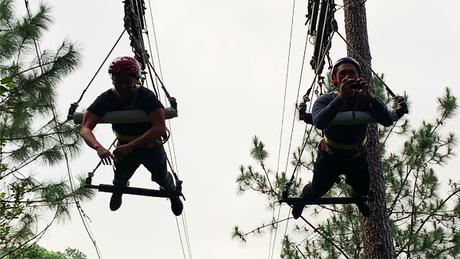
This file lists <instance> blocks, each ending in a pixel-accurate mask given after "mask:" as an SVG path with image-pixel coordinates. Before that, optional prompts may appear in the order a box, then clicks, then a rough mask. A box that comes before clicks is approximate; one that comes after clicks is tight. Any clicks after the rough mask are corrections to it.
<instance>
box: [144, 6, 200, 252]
mask: <svg viewBox="0 0 460 259" xmlns="http://www.w3.org/2000/svg"><path fill="white" fill-rule="evenodd" d="M148 7H149V14H150V21H151V23H152V30H153V35H154V46H155V50H156V51H155V53H156V57H157V60H158V71H159V73H157V71H156V70H155V67H154V64H153V59H152V62H150V60H148V61H147V62H148V63H147V67H148V70H149V76H150V81H151V82H152V84H153V88H154V89H155V85H156V86H158V83H159V84H160V85H161V88H162V89H163V91H164V93H165V96H166V98H167V99H168V101H169V102H170V103H171V101H170V99H171V96H170V94H169V92H168V91H167V89H166V87H165V85H164V83H163V73H162V68H161V59H160V53H159V46H158V39H157V35H156V30H155V23H154V19H153V13H152V5H151V2H150V0H149V1H148ZM146 27H147V26H146ZM146 37H147V42H148V46H149V50H150V52H151V53H153V50H152V49H153V48H152V44H151V40H150V35H149V34H148V31H147V29H146ZM152 71H153V74H154V75H155V80H154V78H153V77H152ZM155 81H157V83H156V84H155ZM156 92H157V94H158V92H159V89H158V90H156ZM167 123H168V128H169V130H170V132H171V134H170V139H169V140H170V141H168V153H169V157H171V159H168V158H167V162H168V166H169V168H170V170H171V172H172V174H173V175H174V177H175V178H176V182H177V181H178V180H179V178H178V175H179V168H178V162H177V155H176V149H175V143H174V137H173V127H172V123H171V122H170V121H167ZM176 173H177V174H176ZM181 217H182V227H183V234H184V239H185V245H186V247H187V253H188V257H189V258H190V259H191V258H192V248H191V242H190V235H189V231H188V224H187V219H186V210H185V209H184V210H183V211H182V215H181ZM176 226H177V230H178V235H179V239H180V242H181V248H182V253H183V256H184V258H185V257H186V255H185V250H184V243H183V239H182V235H181V233H182V232H181V231H180V226H179V221H178V220H177V218H176Z"/></svg>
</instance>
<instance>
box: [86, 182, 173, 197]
mask: <svg viewBox="0 0 460 259" xmlns="http://www.w3.org/2000/svg"><path fill="white" fill-rule="evenodd" d="M85 187H86V188H90V189H96V190H98V191H100V192H110V193H113V192H114V190H115V186H113V185H109V184H99V185H91V184H86V185H85ZM122 192H123V193H124V194H132V195H140V196H150V197H160V198H170V197H171V193H169V192H166V191H163V190H155V189H146V188H138V187H124V188H123V190H122Z"/></svg>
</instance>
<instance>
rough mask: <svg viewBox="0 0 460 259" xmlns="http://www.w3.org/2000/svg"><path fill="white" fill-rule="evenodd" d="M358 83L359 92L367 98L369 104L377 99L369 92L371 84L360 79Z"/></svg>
mask: <svg viewBox="0 0 460 259" xmlns="http://www.w3.org/2000/svg"><path fill="white" fill-rule="evenodd" d="M356 83H357V86H356V89H357V92H358V93H359V94H361V95H363V96H365V97H366V98H367V100H368V102H369V103H371V102H372V101H373V100H374V99H375V96H374V95H373V94H372V93H371V92H369V88H370V86H369V84H368V83H367V82H366V80H364V78H358V80H356Z"/></svg>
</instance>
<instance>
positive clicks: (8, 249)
mask: <svg viewBox="0 0 460 259" xmlns="http://www.w3.org/2000/svg"><path fill="white" fill-rule="evenodd" d="M50 23H51V16H50V14H49V7H48V6H46V5H43V4H42V5H40V7H39V9H38V11H37V12H36V13H35V14H32V15H31V16H30V17H28V16H26V17H23V18H16V17H15V16H14V13H13V1H11V0H0V183H1V185H0V251H2V252H1V253H2V254H0V257H3V256H7V255H9V254H11V255H26V254H27V253H29V252H30V253H32V252H34V251H35V250H33V249H34V247H36V246H32V245H33V244H34V243H35V242H36V241H37V240H38V239H39V238H40V237H41V236H42V235H43V234H44V232H45V231H46V229H47V227H46V228H45V229H44V230H43V231H39V230H37V226H38V223H39V220H41V219H42V218H41V214H42V212H44V211H45V210H49V211H51V212H53V213H54V215H55V216H54V218H53V219H51V220H47V222H50V223H49V225H50V224H52V223H53V222H54V221H55V220H56V219H57V220H63V219H65V218H66V217H68V215H69V209H70V206H72V205H73V204H74V203H75V202H78V201H81V200H85V199H89V198H91V197H92V195H93V193H92V192H91V191H88V190H87V189H85V188H83V187H82V186H81V185H80V186H77V187H73V188H71V187H70V186H69V184H68V183H67V182H65V181H57V182H44V181H38V180H36V179H35V178H34V177H33V176H30V175H27V174H26V173H25V172H24V171H25V168H28V167H29V166H31V165H35V166H37V165H36V163H34V162H41V163H44V164H47V165H55V164H57V163H60V162H62V160H63V159H64V158H65V156H72V155H75V154H77V152H78V149H79V146H80V142H81V141H80V138H79V134H78V128H77V127H76V126H74V125H71V124H68V123H65V122H59V119H58V118H57V117H56V112H55V110H54V109H55V96H56V87H57V86H58V84H59V82H60V81H61V80H62V79H63V78H64V77H65V76H66V75H68V74H69V73H70V72H72V71H73V70H75V69H76V67H77V65H78V63H79V59H80V55H79V53H78V51H77V50H76V48H75V45H74V44H73V43H70V42H66V41H64V42H63V43H62V44H60V45H59V47H58V48H57V50H55V51H51V50H44V51H39V50H38V49H36V48H35V45H36V44H38V43H39V42H40V38H41V37H42V36H43V35H44V33H45V32H46V30H47V29H48V27H49V25H50ZM28 171H29V170H28ZM42 225H43V224H42ZM49 225H48V226H49ZM37 251H39V252H40V251H42V250H40V248H37V250H36V251H35V252H37ZM75 254H78V253H77V252H76V251H75ZM21 258H27V257H24V256H23V257H21ZM29 258H48V257H35V256H33V255H30V256H29ZM49 258H73V257H62V256H61V257H49ZM75 258H85V257H75Z"/></svg>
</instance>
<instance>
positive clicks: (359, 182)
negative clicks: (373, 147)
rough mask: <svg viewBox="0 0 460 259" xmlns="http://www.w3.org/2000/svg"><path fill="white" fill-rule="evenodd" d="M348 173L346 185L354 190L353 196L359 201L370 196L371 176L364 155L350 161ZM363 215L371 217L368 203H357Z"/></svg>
mask: <svg viewBox="0 0 460 259" xmlns="http://www.w3.org/2000/svg"><path fill="white" fill-rule="evenodd" d="M347 164H348V170H347V172H346V183H347V184H349V185H350V186H351V188H352V190H353V193H352V195H353V196H354V197H356V198H358V199H362V198H363V197H364V196H368V195H369V186H370V176H369V168H368V163H367V160H366V156H365V155H362V156H359V157H356V158H354V159H352V160H350V161H349V162H348V163H347ZM356 206H357V207H358V209H359V211H360V212H361V214H362V215H363V216H365V217H368V216H369V215H370V209H369V206H368V205H367V203H366V202H364V201H359V202H357V203H356Z"/></svg>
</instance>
